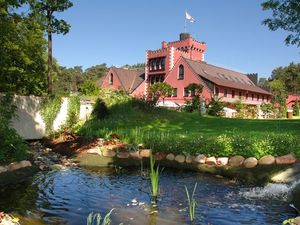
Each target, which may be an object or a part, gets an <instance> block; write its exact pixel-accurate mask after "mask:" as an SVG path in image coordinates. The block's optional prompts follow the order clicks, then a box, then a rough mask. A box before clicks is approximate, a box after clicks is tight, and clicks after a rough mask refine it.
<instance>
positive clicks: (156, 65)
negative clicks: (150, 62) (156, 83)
mask: <svg viewBox="0 0 300 225" xmlns="http://www.w3.org/2000/svg"><path fill="white" fill-rule="evenodd" d="M155 68H156V70H159V69H160V60H159V59H156V60H155Z"/></svg>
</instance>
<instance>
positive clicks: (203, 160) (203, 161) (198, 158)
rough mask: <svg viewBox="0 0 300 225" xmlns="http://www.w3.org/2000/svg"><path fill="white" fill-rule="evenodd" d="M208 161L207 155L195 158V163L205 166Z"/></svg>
mask: <svg viewBox="0 0 300 225" xmlns="http://www.w3.org/2000/svg"><path fill="white" fill-rule="evenodd" d="M205 161H206V156H205V155H202V154H200V155H197V156H196V157H195V158H194V162H195V163H200V164H204V163H205Z"/></svg>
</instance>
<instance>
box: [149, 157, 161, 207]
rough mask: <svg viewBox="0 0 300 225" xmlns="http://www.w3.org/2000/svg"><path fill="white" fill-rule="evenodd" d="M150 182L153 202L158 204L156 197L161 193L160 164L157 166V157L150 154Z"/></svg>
mask: <svg viewBox="0 0 300 225" xmlns="http://www.w3.org/2000/svg"><path fill="white" fill-rule="evenodd" d="M150 182H151V196H152V201H153V203H152V202H151V203H152V204H156V198H157V196H158V194H159V166H156V168H155V159H154V157H153V155H152V152H151V154H150Z"/></svg>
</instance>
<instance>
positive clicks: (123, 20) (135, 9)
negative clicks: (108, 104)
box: [53, 0, 300, 77]
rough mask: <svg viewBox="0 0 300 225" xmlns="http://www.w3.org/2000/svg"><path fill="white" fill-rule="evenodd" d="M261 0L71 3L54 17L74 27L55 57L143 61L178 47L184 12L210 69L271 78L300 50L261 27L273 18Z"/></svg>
mask: <svg viewBox="0 0 300 225" xmlns="http://www.w3.org/2000/svg"><path fill="white" fill-rule="evenodd" d="M262 2H263V1H260V0H247V1H246V0H226V1H224V0H109V1H105V0H73V3H74V6H73V7H72V8H70V9H68V10H67V11H65V12H63V13H59V14H56V15H57V16H58V17H60V18H63V19H65V20H66V21H67V22H68V23H70V24H71V30H70V32H69V33H68V34H67V35H65V36H63V35H54V37H53V53H54V56H55V57H56V58H57V59H58V62H59V64H60V65H62V66H67V67H72V66H76V65H78V66H83V68H87V67H90V66H93V65H97V64H101V63H106V64H107V65H108V66H111V65H114V66H122V65H124V64H135V63H141V62H144V61H145V51H146V50H147V49H150V50H154V49H158V48H160V47H161V42H162V41H167V42H168V41H175V40H178V38H179V33H180V32H183V31H184V18H185V10H187V11H188V12H189V13H190V14H191V15H192V16H193V17H194V18H195V19H196V23H188V24H187V29H188V32H190V33H191V34H192V36H193V37H194V38H195V39H197V40H198V41H205V42H206V44H207V51H206V54H205V60H206V61H207V62H208V63H211V64H215V65H218V66H223V67H226V68H230V69H233V70H237V71H240V72H244V73H253V72H256V73H258V74H259V76H260V77H268V76H269V75H270V74H271V72H272V70H273V69H274V68H276V67H279V66H286V65H288V64H289V63H290V62H295V63H299V61H300V49H299V48H297V47H296V46H286V45H285V43H284V39H285V37H286V36H287V32H285V31H275V32H272V31H269V29H268V28H267V27H266V26H263V25H262V24H261V21H262V20H263V19H264V18H267V17H268V16H270V15H271V12H267V11H262V9H261V6H260V4H261V3H262Z"/></svg>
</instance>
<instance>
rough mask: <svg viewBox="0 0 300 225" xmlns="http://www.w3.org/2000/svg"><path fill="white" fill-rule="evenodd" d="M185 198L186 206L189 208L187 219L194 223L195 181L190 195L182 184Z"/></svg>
mask: <svg viewBox="0 0 300 225" xmlns="http://www.w3.org/2000/svg"><path fill="white" fill-rule="evenodd" d="M184 188H185V192H186V196H187V200H188V208H189V219H190V222H191V224H194V222H195V209H196V200H195V197H194V196H195V191H196V189H197V183H195V186H194V190H193V192H192V195H190V193H189V191H188V189H187V187H186V186H184Z"/></svg>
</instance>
